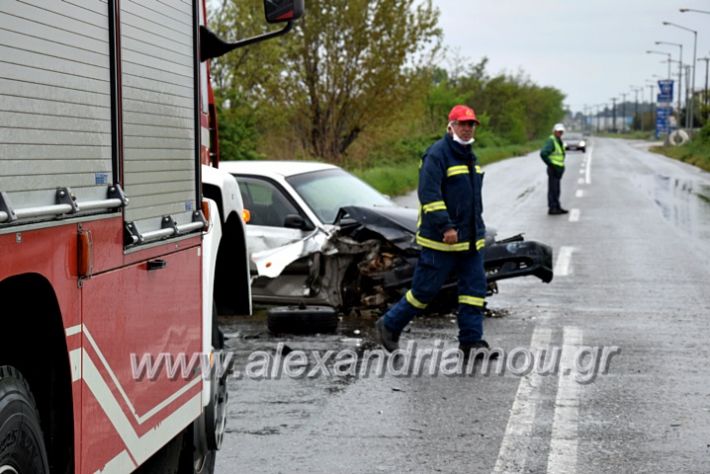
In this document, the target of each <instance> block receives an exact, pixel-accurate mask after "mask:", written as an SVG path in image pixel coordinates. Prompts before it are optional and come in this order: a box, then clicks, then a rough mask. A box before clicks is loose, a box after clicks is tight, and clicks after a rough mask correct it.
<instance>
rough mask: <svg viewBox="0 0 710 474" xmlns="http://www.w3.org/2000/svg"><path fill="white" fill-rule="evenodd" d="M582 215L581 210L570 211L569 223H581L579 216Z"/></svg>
mask: <svg viewBox="0 0 710 474" xmlns="http://www.w3.org/2000/svg"><path fill="white" fill-rule="evenodd" d="M580 214H581V212H580V210H579V209H570V210H569V221H570V222H579V215H580Z"/></svg>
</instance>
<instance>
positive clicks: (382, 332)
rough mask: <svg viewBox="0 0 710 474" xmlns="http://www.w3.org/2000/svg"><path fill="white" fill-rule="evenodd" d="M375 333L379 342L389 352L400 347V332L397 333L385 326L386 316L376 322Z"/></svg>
mask: <svg viewBox="0 0 710 474" xmlns="http://www.w3.org/2000/svg"><path fill="white" fill-rule="evenodd" d="M375 333H376V335H377V342H379V343H380V344H381V345H382V346H383V347H384V348H385V349H386V350H387V351H388V352H393V351H396V350H397V349H399V334H395V333H393V332H392V331H390V330H389V329H387V327H385V317H384V316H382V317H381V318H380V319H378V320H377V321H376V322H375Z"/></svg>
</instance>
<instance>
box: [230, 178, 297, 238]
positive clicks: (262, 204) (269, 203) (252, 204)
mask: <svg viewBox="0 0 710 474" xmlns="http://www.w3.org/2000/svg"><path fill="white" fill-rule="evenodd" d="M237 181H238V182H239V191H240V192H241V194H242V201H244V207H245V208H246V209H248V210H249V212H250V213H251V220H250V221H249V224H252V225H263V226H269V227H284V222H285V220H286V216H287V215H289V214H299V215H300V213H299V212H298V209H296V207H295V206H294V205H293V204H292V203H291V202H290V201H289V200H288V199H287V198H286V196H284V195H283V193H282V192H281V191H280V190H279V189H278V188H277V187H276V186H274V185H273V184H271V183H269V182H267V181H263V180H260V179H253V178H244V177H239V178H237Z"/></svg>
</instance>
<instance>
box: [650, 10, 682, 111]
mask: <svg viewBox="0 0 710 474" xmlns="http://www.w3.org/2000/svg"><path fill="white" fill-rule="evenodd" d="M664 24H665V22H664ZM656 44H657V45H659V44H666V45H669V46H678V48H679V53H678V54H679V56H678V64H679V66H678V67H679V70H678V114H680V110H681V103H680V101H681V97H683V84H681V83H680V82H681V74H682V71H683V44H682V43H672V42H670V41H656ZM668 66H669V70H670V60H669V61H668ZM668 77H669V78H670V73H669V74H668ZM685 106H686V107H688V104H687V103H686V104H685Z"/></svg>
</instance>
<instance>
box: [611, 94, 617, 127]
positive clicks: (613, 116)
mask: <svg viewBox="0 0 710 474" xmlns="http://www.w3.org/2000/svg"><path fill="white" fill-rule="evenodd" d="M611 129H612V131H614V132H616V97H613V98H612V99H611Z"/></svg>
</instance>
